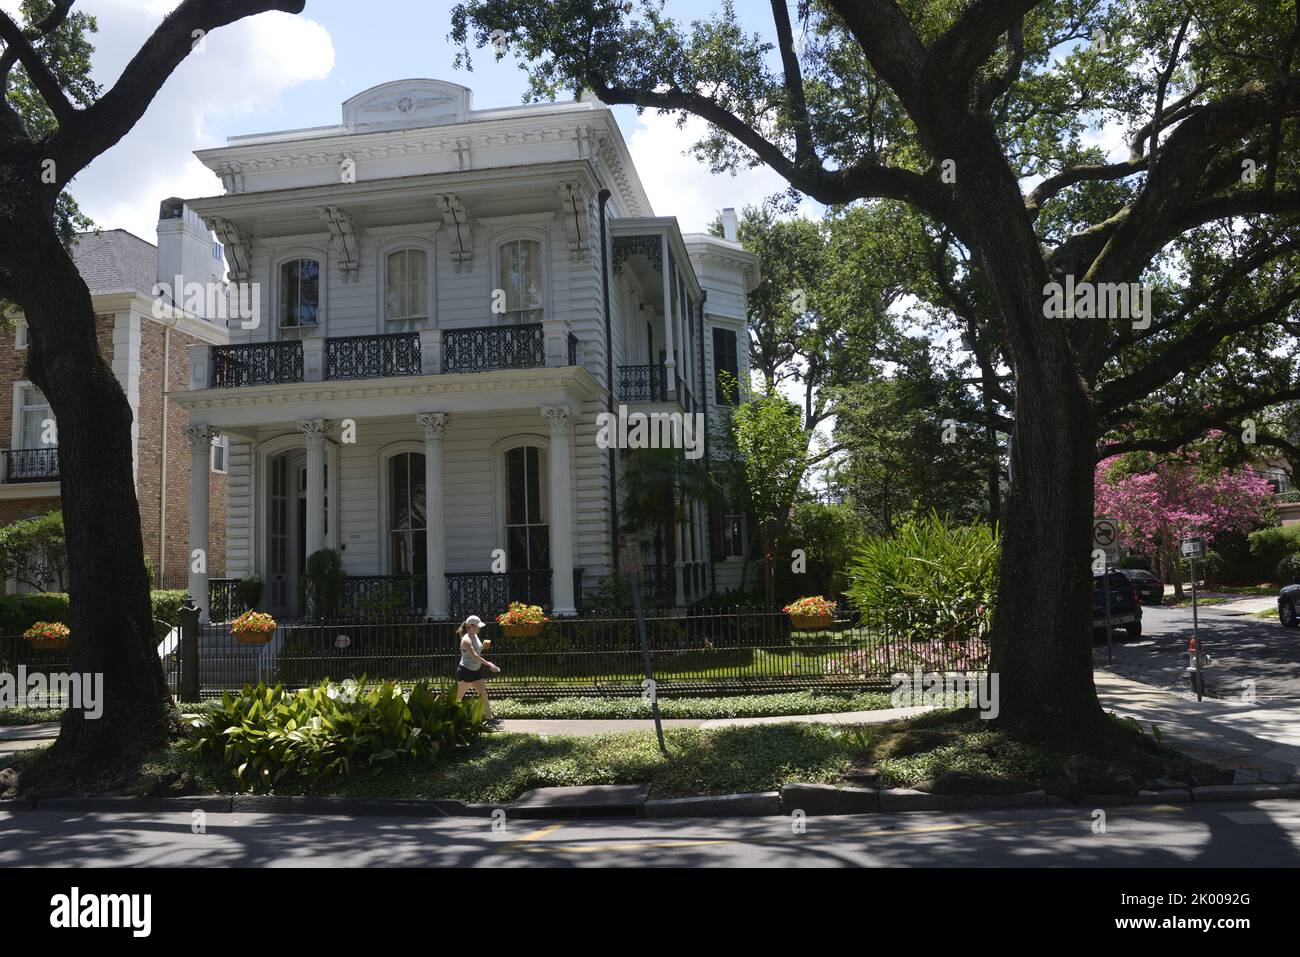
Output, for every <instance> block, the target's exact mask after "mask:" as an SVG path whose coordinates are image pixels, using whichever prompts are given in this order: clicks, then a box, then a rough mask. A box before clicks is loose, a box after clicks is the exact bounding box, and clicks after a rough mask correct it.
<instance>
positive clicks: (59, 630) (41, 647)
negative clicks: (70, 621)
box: [23, 621, 72, 651]
mask: <svg viewBox="0 0 1300 957" xmlns="http://www.w3.org/2000/svg"><path fill="white" fill-rule="evenodd" d="M23 637H24V638H26V639H27V641H28V642H29V643H30V644H31V646H32V648H34V649H36V650H37V651H46V650H49V651H62V650H63V649H64V648H67V647H68V639H69V638H71V637H72V632H71V631H70V630H69V629H68V626H67V625H65V624H64V623H63V622H61V621H38V622H36V624H34V625H32V626H31V627H30V628H28V629H27V630H26V631H24V632H23Z"/></svg>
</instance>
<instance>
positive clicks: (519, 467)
mask: <svg viewBox="0 0 1300 957" xmlns="http://www.w3.org/2000/svg"><path fill="white" fill-rule="evenodd" d="M506 546H507V548H506V550H507V555H508V558H509V561H510V570H511V571H522V570H524V569H533V568H550V567H551V537H550V528H549V527H548V526H547V524H546V522H545V520H544V519H543V517H542V463H541V452H540V450H539V449H538V448H537V447H536V446H534V445H523V446H520V447H519V448H514V449H510V450H509V451H508V452H506Z"/></svg>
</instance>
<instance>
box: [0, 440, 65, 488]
mask: <svg viewBox="0 0 1300 957" xmlns="http://www.w3.org/2000/svg"><path fill="white" fill-rule="evenodd" d="M3 454H4V470H3V476H4V478H3V480H4V481H5V482H54V481H57V480H58V478H59V450H58V448H56V447H51V448H43V449H5V450H4V453H3Z"/></svg>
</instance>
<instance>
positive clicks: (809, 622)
mask: <svg viewBox="0 0 1300 957" xmlns="http://www.w3.org/2000/svg"><path fill="white" fill-rule="evenodd" d="M833 624H835V616H834V615H796V614H793V613H791V615H790V627H791V628H793V629H794V630H795V631H825V630H826V629H827V628H829V627H830V626H831V625H833Z"/></svg>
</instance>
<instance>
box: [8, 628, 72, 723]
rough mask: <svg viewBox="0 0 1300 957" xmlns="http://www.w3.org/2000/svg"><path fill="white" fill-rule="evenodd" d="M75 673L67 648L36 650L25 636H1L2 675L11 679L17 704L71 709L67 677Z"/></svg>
mask: <svg viewBox="0 0 1300 957" xmlns="http://www.w3.org/2000/svg"><path fill="white" fill-rule="evenodd" d="M71 674H72V665H71V657H70V654H69V651H68V649H67V648H57V649H55V648H49V649H44V648H33V647H32V645H31V643H30V642H28V641H27V639H26V638H24V637H23V636H22V635H5V636H0V675H9V676H11V677H10V679H8V680H9V681H11V682H12V688H13V691H14V693H15V700H13V703H14V704H16V705H18V706H19V707H27V708H65V707H68V706H69V704H70V703H71V702H69V701H68V688H67V685H66V681H65V676H70V675H71ZM20 678H21V679H22V680H19V679H20ZM5 703H6V704H8V703H9V702H8V701H7V702H5Z"/></svg>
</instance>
